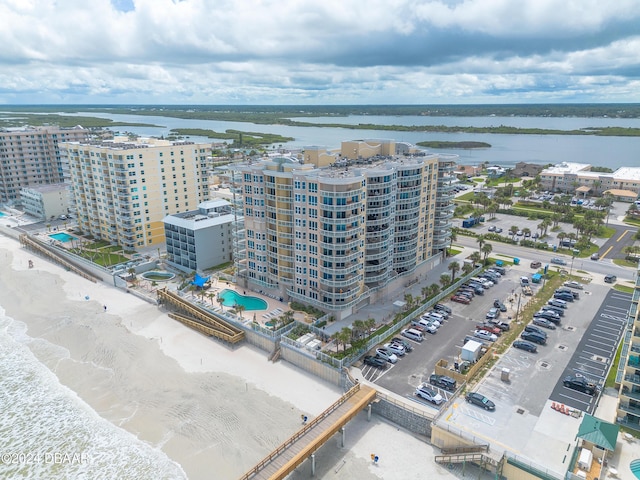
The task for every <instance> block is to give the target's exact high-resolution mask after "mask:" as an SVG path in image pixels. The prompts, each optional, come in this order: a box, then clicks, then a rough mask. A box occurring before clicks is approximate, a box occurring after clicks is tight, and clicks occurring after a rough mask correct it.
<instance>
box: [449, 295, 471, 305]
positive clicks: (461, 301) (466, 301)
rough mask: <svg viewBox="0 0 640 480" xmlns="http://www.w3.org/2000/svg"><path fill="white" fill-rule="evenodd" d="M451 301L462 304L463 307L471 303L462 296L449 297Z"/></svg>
mask: <svg viewBox="0 0 640 480" xmlns="http://www.w3.org/2000/svg"><path fill="white" fill-rule="evenodd" d="M451 301H452V302H458V303H464V304H465V305H469V304H470V303H471V300H469V299H468V298H467V297H463V296H462V295H454V296H453V297H451Z"/></svg>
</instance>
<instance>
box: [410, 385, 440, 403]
mask: <svg viewBox="0 0 640 480" xmlns="http://www.w3.org/2000/svg"><path fill="white" fill-rule="evenodd" d="M415 393H416V395H417V396H418V397H420V398H424V399H425V400H426V401H428V402H431V403H433V404H434V405H440V404H441V403H444V398H442V395H440V394H439V393H438V392H436V391H435V390H434V389H433V388H431V387H429V386H427V385H425V384H422V385H420V386H419V387H418V388H416V392H415Z"/></svg>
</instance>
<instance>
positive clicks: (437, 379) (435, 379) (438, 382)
mask: <svg viewBox="0 0 640 480" xmlns="http://www.w3.org/2000/svg"><path fill="white" fill-rule="evenodd" d="M429 383H430V384H431V385H434V386H436V387H440V388H444V389H445V390H449V391H451V392H454V391H455V390H456V388H457V383H456V381H455V380H454V379H453V378H451V377H448V376H447V375H437V374H435V373H434V374H433V375H431V376H430V377H429Z"/></svg>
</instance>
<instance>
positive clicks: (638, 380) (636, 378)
mask: <svg viewBox="0 0 640 480" xmlns="http://www.w3.org/2000/svg"><path fill="white" fill-rule="evenodd" d="M624 381H625V382H631V383H635V384H636V385H640V375H630V374H628V375H625V376H624Z"/></svg>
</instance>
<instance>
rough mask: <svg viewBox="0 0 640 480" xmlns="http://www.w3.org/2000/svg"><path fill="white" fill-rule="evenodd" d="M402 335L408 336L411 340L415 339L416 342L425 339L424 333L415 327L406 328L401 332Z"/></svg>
mask: <svg viewBox="0 0 640 480" xmlns="http://www.w3.org/2000/svg"><path fill="white" fill-rule="evenodd" d="M400 335H402V336H403V337H407V338H409V339H411V340H414V341H416V342H421V341H423V340H424V337H423V336H422V333H420V332H419V331H418V330H416V329H415V328H405V329H404V330H402V331H401V332H400Z"/></svg>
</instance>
